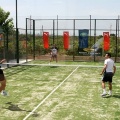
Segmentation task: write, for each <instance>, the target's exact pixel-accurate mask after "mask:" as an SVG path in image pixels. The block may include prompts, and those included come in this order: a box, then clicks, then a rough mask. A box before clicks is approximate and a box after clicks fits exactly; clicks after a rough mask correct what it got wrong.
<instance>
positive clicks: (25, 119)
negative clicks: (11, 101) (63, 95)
mask: <svg viewBox="0 0 120 120" xmlns="http://www.w3.org/2000/svg"><path fill="white" fill-rule="evenodd" d="M78 68H79V66H78V67H77V68H75V69H74V70H73V71H72V72H71V73H70V74H69V75H68V76H67V77H66V78H65V79H64V80H63V81H62V82H61V83H60V84H59V85H58V86H57V87H56V88H55V89H53V90H52V92H51V93H50V94H48V96H46V97H45V98H44V99H43V100H42V101H41V102H40V103H39V104H38V105H37V106H36V107H35V108H34V109H33V110H32V111H31V112H30V113H29V114H28V115H27V116H26V117H25V118H24V119H23V120H27V118H28V117H29V116H30V115H31V114H33V112H34V111H35V110H37V109H38V108H39V107H40V106H41V105H42V104H43V103H44V102H45V100H46V99H47V98H49V97H50V95H52V94H53V93H54V92H55V91H56V90H57V89H58V88H59V87H60V86H61V85H62V84H63V83H64V82H65V81H66V80H67V79H68V78H69V77H70V76H71V75H72V74H73V73H74V72H75V71H76V70H77V69H78Z"/></svg>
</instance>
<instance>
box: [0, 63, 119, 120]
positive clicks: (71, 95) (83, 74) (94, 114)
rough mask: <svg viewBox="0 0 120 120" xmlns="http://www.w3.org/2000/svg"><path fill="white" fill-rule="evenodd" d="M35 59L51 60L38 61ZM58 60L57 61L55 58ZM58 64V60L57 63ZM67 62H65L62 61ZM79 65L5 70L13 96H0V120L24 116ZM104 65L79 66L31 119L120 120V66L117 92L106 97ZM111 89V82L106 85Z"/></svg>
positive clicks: (10, 94)
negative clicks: (103, 87) (103, 74)
mask: <svg viewBox="0 0 120 120" xmlns="http://www.w3.org/2000/svg"><path fill="white" fill-rule="evenodd" d="M32 63H36V64H41V63H47V62H44V61H43V62H42V61H35V62H32ZM53 63H54V64H56V63H55V62H53ZM57 64H58V63H57ZM60 64H64V62H60ZM65 64H70V65H71V64H78V65H79V64H83V65H86V64H87V65H96V66H99V65H103V63H95V64H94V63H91V62H90V63H86V62H68V63H65ZM75 68H76V66H61V67H60V66H59V67H58V66H56V67H52V66H49V65H48V66H19V67H13V68H8V69H5V70H4V73H5V75H6V78H7V87H6V90H7V91H8V93H9V96H6V97H5V96H0V108H1V109H0V120H22V119H23V118H24V117H25V116H26V115H28V114H29V113H30V112H31V111H32V110H33V109H34V108H35V107H36V106H37V105H38V104H39V103H40V102H41V101H42V100H44V98H46V96H48V95H49V94H50V93H51V91H52V90H53V89H55V88H56V87H57V86H58V85H59V84H60V83H61V82H62V81H63V80H65V79H66V78H67V77H68V76H69V75H70V73H71V72H73V70H75ZM101 69H102V68H99V67H96V68H89V67H88V68H84V67H79V68H78V69H77V70H76V71H75V72H74V73H73V74H72V75H71V76H69V77H68V79H66V81H65V82H64V83H63V84H62V85H61V86H60V87H59V88H58V89H57V90H56V91H55V92H54V93H53V94H52V95H50V96H49V97H48V99H46V101H45V102H44V103H43V104H42V105H41V106H40V107H38V109H37V110H36V111H35V112H33V114H32V115H30V116H29V118H28V119H29V120H81V119H85V120H104V119H105V120H119V118H120V104H119V102H120V89H119V88H120V86H119V84H120V81H119V79H120V75H119V73H120V69H119V68H118V69H117V72H116V74H115V76H114V78H113V96H112V97H106V98H102V97H101V96H100V94H101V93H102V88H101V76H100V75H99V73H100V72H101ZM106 87H107V90H108V85H107V86H106Z"/></svg>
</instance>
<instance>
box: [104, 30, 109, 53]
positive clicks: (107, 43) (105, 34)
mask: <svg viewBox="0 0 120 120" xmlns="http://www.w3.org/2000/svg"><path fill="white" fill-rule="evenodd" d="M103 40H104V42H103V43H104V50H105V51H107V50H109V49H110V36H109V32H103Z"/></svg>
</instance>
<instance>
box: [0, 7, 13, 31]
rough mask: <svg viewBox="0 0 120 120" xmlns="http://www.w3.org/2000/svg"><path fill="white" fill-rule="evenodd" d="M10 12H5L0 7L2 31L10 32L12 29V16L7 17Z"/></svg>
mask: <svg viewBox="0 0 120 120" xmlns="http://www.w3.org/2000/svg"><path fill="white" fill-rule="evenodd" d="M9 15H10V12H5V11H4V10H3V9H2V8H1V7H0V26H1V28H2V29H3V32H4V33H6V32H9V33H10V32H11V31H12V30H13V27H14V24H13V18H9Z"/></svg>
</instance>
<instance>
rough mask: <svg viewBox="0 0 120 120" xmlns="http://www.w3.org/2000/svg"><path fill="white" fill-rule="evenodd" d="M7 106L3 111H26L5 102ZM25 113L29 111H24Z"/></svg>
mask: <svg viewBox="0 0 120 120" xmlns="http://www.w3.org/2000/svg"><path fill="white" fill-rule="evenodd" d="M6 104H8V105H9V106H8V107H7V108H5V109H8V110H11V111H26V110H23V109H21V108H19V107H18V105H15V104H13V103H12V102H7V103H6ZM26 112H31V111H26Z"/></svg>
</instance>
